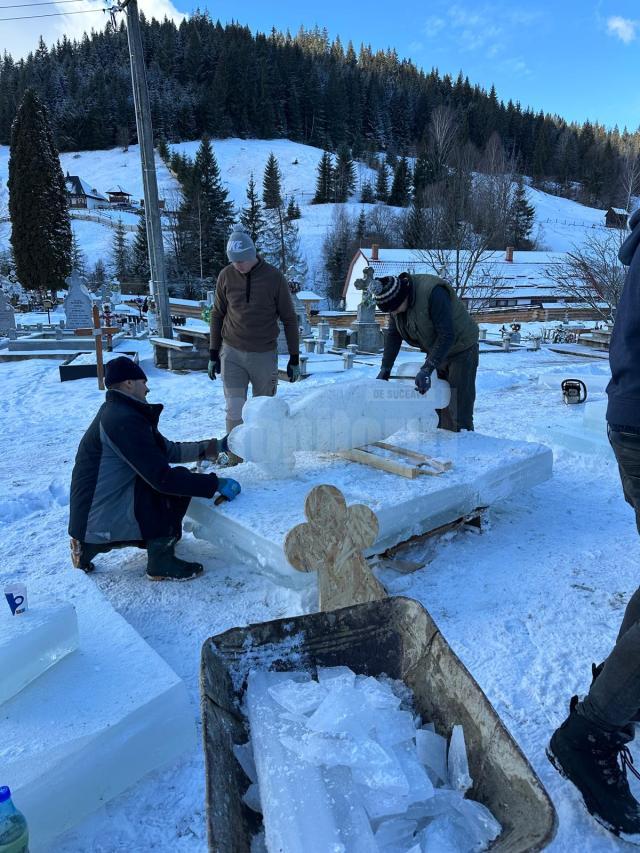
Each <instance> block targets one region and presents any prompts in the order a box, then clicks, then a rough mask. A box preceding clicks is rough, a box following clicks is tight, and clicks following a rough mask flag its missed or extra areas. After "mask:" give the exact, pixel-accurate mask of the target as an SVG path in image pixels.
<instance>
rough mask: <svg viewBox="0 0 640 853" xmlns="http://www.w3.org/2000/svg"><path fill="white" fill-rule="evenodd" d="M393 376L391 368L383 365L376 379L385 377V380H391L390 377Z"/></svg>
mask: <svg viewBox="0 0 640 853" xmlns="http://www.w3.org/2000/svg"><path fill="white" fill-rule="evenodd" d="M390 376H391V368H390V367H383V368H381V370H380V373H379V374H378V375H377V376H376V379H384V381H385V382H388V381H389V377H390Z"/></svg>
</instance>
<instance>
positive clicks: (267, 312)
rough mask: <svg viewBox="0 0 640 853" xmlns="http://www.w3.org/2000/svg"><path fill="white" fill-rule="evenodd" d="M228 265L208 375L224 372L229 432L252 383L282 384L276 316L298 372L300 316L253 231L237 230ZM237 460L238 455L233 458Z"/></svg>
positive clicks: (269, 391)
mask: <svg viewBox="0 0 640 853" xmlns="http://www.w3.org/2000/svg"><path fill="white" fill-rule="evenodd" d="M227 257H228V258H229V261H230V263H229V265H228V266H226V267H225V268H224V269H223V270H222V271H221V272H220V275H219V276H218V281H217V283H216V296H215V300H214V303H213V309H212V311H211V321H210V327H211V338H210V342H209V366H208V373H209V379H215V378H216V374H218V373H221V374H222V384H223V386H224V396H225V399H226V403H227V432H228V433H229V432H231V430H232V429H233V428H234V427H236V426H238V424H241V423H242V407H243V406H244V404H245V401H246V399H247V389H248V387H249V383H251V388H252V392H253V396H254V397H273V396H274V394H275V393H276V388H277V385H278V352H277V341H278V333H279V329H278V319H280V320H281V321H282V324H283V325H284V331H285V335H286V338H287V347H288V349H289V363H288V365H287V375H288V376H289V379H290V380H291V381H292V382H295V381H296V380H297V379H299V378H300V367H299V364H300V342H299V334H298V317H297V315H296V312H295V308H294V306H293V300H292V298H291V292H290V290H289V286H288V284H287V282H286V280H285V277H284V276H283V275H282V273H281V272H280V271H279V270H277V269H276V268H275V267H272V266H271V264H268V263H267V262H266V261H265V260H263V259H262V258H260V257H258V255H257V254H256V247H255V246H254V244H253V241H252V239H251V237H250V236H249V235H248V234H245V233H244V232H242V231H234V232H233V234H232V235H231V236H230V237H229V242H228V243H227ZM233 461H238V460H233Z"/></svg>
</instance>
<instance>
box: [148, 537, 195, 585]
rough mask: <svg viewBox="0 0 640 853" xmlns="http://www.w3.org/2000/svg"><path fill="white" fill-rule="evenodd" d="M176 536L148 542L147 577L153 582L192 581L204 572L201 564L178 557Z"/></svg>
mask: <svg viewBox="0 0 640 853" xmlns="http://www.w3.org/2000/svg"><path fill="white" fill-rule="evenodd" d="M177 541H178V540H177V539H176V538H175V536H171V537H167V538H163V539H149V540H148V541H147V577H148V578H149V580H152V581H167V580H170V581H190V580H192V579H193V578H197V577H198V575H201V574H202V572H203V571H204V567H203V566H202V564H201V563H189V562H187V561H186V560H181V559H180V557H176V555H175V553H174V549H175V547H176V542H177Z"/></svg>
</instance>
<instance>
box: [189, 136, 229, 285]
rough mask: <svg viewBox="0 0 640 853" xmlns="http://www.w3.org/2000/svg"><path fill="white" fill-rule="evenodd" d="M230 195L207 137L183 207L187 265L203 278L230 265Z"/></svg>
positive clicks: (197, 158)
mask: <svg viewBox="0 0 640 853" xmlns="http://www.w3.org/2000/svg"><path fill="white" fill-rule="evenodd" d="M228 195H229V193H228V191H227V190H226V189H225V188H224V187H223V186H222V181H221V179H220V169H219V167H218V161H217V160H216V157H215V154H214V152H213V147H212V145H211V140H210V139H209V138H208V137H204V138H203V140H202V142H201V143H200V147H199V148H198V152H197V154H196V159H195V162H194V164H193V169H192V171H191V176H190V178H189V179H188V182H187V186H186V188H185V191H184V203H183V205H182V208H181V210H180V223H181V227H182V229H183V231H184V233H185V240H184V243H185V245H184V254H185V258H184V261H185V265H186V266H187V269H188V270H189V271H191V272H193V273H194V274H195V275H197V276H199V277H200V278H214V277H215V276H217V275H218V273H219V272H220V270H221V269H222V268H223V267H224V266H226V265H227V256H226V242H227V238H228V235H229V231H230V229H231V226H232V224H233V219H234V216H233V204H232V203H231V202H230V201H229V200H228Z"/></svg>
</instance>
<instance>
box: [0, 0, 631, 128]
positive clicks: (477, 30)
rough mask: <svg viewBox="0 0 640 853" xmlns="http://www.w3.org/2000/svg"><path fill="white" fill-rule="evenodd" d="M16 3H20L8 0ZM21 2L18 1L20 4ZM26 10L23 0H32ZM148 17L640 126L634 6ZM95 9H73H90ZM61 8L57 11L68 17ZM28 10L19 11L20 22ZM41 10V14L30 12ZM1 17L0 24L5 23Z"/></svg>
mask: <svg viewBox="0 0 640 853" xmlns="http://www.w3.org/2000/svg"><path fill="white" fill-rule="evenodd" d="M12 2H14V3H15V2H23V0H12ZM28 2H30V0H24V3H25V4H26V3H28ZM31 2H32V0H31ZM139 3H140V5H141V7H142V8H143V9H144V10H145V11H146V12H147V13H150V12H152V13H153V14H155V15H156V16H160V17H162V16H163V15H164V14H168V15H170V16H171V17H174V18H176V19H179V18H180V17H181V16H182V15H183V14H189V13H190V12H192V11H193V10H194V9H195V8H196V7H198V6H199V7H200V8H208V9H209V13H210V14H211V16H212V18H214V19H217V18H220V20H221V21H223V22H226V21H231V20H232V19H235V20H237V21H239V22H240V23H242V24H247V25H248V26H249V27H250V28H251V29H252V30H253V31H256V30H260V31H263V32H264V31H266V32H268V31H269V30H270V29H271V27H274V26H275V27H276V28H277V29H282V30H286V29H287V28H288V29H290V30H291V31H292V32H295V31H296V30H297V29H298V28H299V26H300V25H301V24H303V25H304V26H305V27H313V26H314V25H315V24H318V25H319V26H321V27H327V29H328V30H329V33H330V35H331V36H332V37H333V36H335V35H337V34H339V35H340V37H341V39H342V41H343V43H344V44H345V45H346V43H347V42H348V41H349V39H351V40H352V41H353V43H354V45H355V46H356V49H357V48H358V46H359V45H360V42H365V43H368V44H371V45H372V47H373V48H374V49H377V48H386V47H389V46H390V47H395V48H396V50H397V51H398V54H399V55H400V56H402V57H409V58H411V59H412V60H413V61H414V62H415V63H416V64H417V65H419V66H421V67H423V68H425V69H427V70H428V69H430V68H431V67H432V66H434V65H435V66H437V67H438V68H439V69H440V71H441V72H443V73H444V72H448V73H450V74H452V75H453V76H456V75H457V73H458V71H459V70H460V69H462V71H463V73H464V74H466V75H468V77H469V79H470V80H471V82H472V83H479V84H481V85H482V86H485V87H487V88H489V87H490V86H491V84H492V83H494V84H495V86H496V89H497V92H498V96H499V97H500V98H502V99H504V100H505V101H506V100H508V99H509V98H512V99H513V100H514V101H515V100H519V101H520V102H521V103H522V104H523V106H524V105H529V106H531V107H533V108H534V109H536V110H538V109H544V110H545V111H547V112H552V113H559V114H560V115H562V116H564V117H565V118H567V119H568V120H570V121H572V120H575V121H584V120H585V119H587V118H589V119H591V120H597V121H599V122H602V123H604V124H606V125H607V126H609V127H613V125H615V124H618V126H619V127H620V128H621V129H622V127H624V126H625V125H626V126H627V127H628V128H629V129H633V130H635V129H636V128H637V127H638V126H640V86H639V85H638V69H639V68H640V4H639V3H637V0H636V2H634V0H582V2H578V0H538V2H536V0H530V2H529V3H528V4H525V3H518V2H516V3H509V2H506V0H491V1H490V2H482V0H480V2H472V0H461V2H456V0H454V2H447V0H430V2H426V3H425V2H424V0H403V2H398V3H396V4H394V3H392V2H386V3H382V2H379V0H373V2H368V3H366V2H361V0H351V2H344V0H341V2H338V0H323V2H322V3H318V4H315V3H314V4H305V3H304V2H302V0H276V2H273V3H269V2H264V0H244V2H243V3H238V2H231V0H218V2H216V3H212V2H210V3H207V2H206V0H204V2H203V0H200V2H197V0H139ZM99 5H100V4H99V3H98V2H97V0H79V2H78V4H77V5H75V4H74V6H73V7H72V8H74V9H77V8H85V7H86V8H96V7H97V6H99ZM69 8H70V5H68V4H66V5H64V6H59V7H58V9H59V10H60V11H68V10H69ZM31 11H35V10H33V9H29V10H27V9H25V10H24V12H25V14H26V13H28V12H31ZM38 11H40V9H38ZM6 14H7V13H6V12H5V13H3V12H2V11H0V17H2V16H3V15H6ZM102 20H103V18H102V16H101V15H93V14H91V15H77V16H74V17H59V18H50V19H42V20H33V21H20V22H15V23H14V24H9V23H5V24H2V23H1V22H0V51H1V50H4V49H5V48H7V49H9V50H11V51H12V52H13V54H14V55H21V53H22V54H25V53H26V52H27V51H28V50H29V49H33V47H34V46H35V45H36V44H37V38H38V35H39V34H40V33H41V32H42V33H43V35H44V37H45V40H46V41H48V42H50V41H52V40H55V38H57V37H58V36H59V35H60V34H61V33H62V32H67V33H68V34H69V35H71V36H77V35H78V34H79V33H80V32H81V31H82V29H84V28H85V27H87V26H91V25H92V24H94V25H101V23H102Z"/></svg>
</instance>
